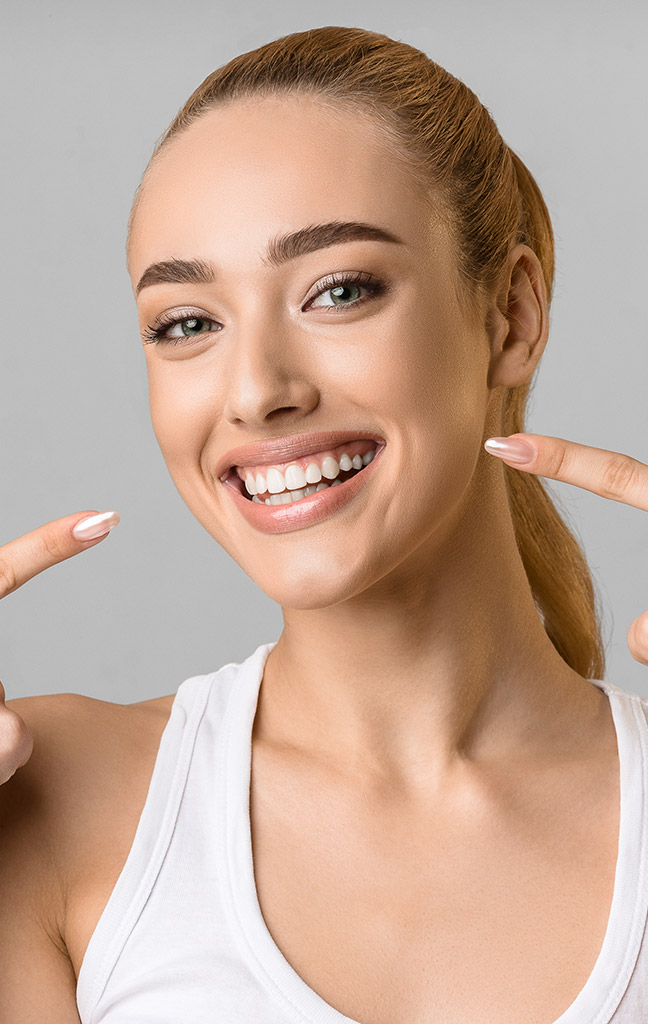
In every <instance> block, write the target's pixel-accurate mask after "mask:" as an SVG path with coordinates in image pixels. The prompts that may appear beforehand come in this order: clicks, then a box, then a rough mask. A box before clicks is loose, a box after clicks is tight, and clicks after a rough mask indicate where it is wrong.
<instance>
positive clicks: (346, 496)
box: [225, 445, 385, 533]
mask: <svg viewBox="0 0 648 1024" xmlns="http://www.w3.org/2000/svg"><path fill="white" fill-rule="evenodd" d="M384 448H385V445H382V447H380V448H378V449H377V451H376V454H375V455H374V457H373V459H372V460H371V462H370V463H369V465H368V466H365V467H364V469H361V470H360V472H359V473H356V474H355V475H354V476H352V477H349V479H348V480H345V481H344V483H341V484H339V485H338V486H336V487H327V488H326V490H321V491H315V492H314V494H309V495H308V497H306V498H300V499H299V501H295V502H292V503H291V504H290V505H266V504H262V503H261V502H258V501H251V500H250V499H249V498H244V497H243V495H242V494H241V492H240V491H239V490H238V488H237V487H236V485H235V484H232V483H229V482H226V483H225V487H226V488H227V491H228V493H229V494H231V496H232V499H233V501H234V504H235V505H236V506H237V508H238V509H239V510H240V511H241V513H242V514H243V515H244V516H245V518H246V519H247V521H248V523H249V524H250V526H253V527H254V529H255V530H260V531H261V532H262V533H288V532H289V531H290V530H303V529H304V528H305V527H307V526H314V525H316V524H317V523H320V522H322V520H323V519H326V518H327V517H328V516H330V515H332V514H333V513H334V512H339V510H340V509H341V508H343V507H344V506H345V505H346V504H347V503H348V502H349V501H351V499H352V498H354V497H355V495H356V494H358V492H359V491H360V490H361V489H362V488H363V487H364V485H365V484H366V483H367V482H368V481H369V479H370V477H371V476H372V473H373V470H374V467H375V465H376V463H377V462H378V460H379V459H380V456H381V454H382V452H383V450H384Z"/></svg>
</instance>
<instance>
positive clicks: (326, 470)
mask: <svg viewBox="0 0 648 1024" xmlns="http://www.w3.org/2000/svg"><path fill="white" fill-rule="evenodd" d="M339 472H340V466H339V463H338V461H337V459H334V458H333V456H332V455H326V456H325V458H323V459H322V476H325V477H326V479H327V480H334V479H335V477H336V476H337V475H338V473H339Z"/></svg>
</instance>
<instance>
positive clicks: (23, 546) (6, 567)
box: [0, 512, 119, 598]
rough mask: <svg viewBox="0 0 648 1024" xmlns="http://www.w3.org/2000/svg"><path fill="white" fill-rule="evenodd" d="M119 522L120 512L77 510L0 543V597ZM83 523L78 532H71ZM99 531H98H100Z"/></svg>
mask: <svg viewBox="0 0 648 1024" xmlns="http://www.w3.org/2000/svg"><path fill="white" fill-rule="evenodd" d="M118 522H119V514H118V513H117V512H104V513H100V514H99V513H93V512H82V513H79V512H76V513H74V514H72V515H69V516H63V517H62V518H61V519H53V520H52V521H51V522H50V523H45V525H44V526H39V527H38V528H37V529H36V530H31V532H30V533H25V534H23V536H22V537H18V538H16V540H12V541H9V543H8V544H3V545H2V547H0V598H2V597H5V596H6V595H7V594H10V593H11V592H12V591H14V590H17V589H18V587H21V586H22V585H23V583H26V582H27V580H30V579H31V578H32V577H33V576H37V575H38V573H40V572H43V570H45V569H49V567H50V566H52V565H56V563H57V562H62V561H64V560H65V559H66V558H71V557H72V555H77V554H78V553H79V552H80V551H83V550H85V548H88V547H92V546H93V545H94V544H98V543H99V541H100V540H103V538H104V537H105V536H106V534H107V532H109V531H110V530H111V529H112V527H113V526H116V525H117V523H118ZM81 523H83V524H84V525H83V529H82V530H81V531H80V535H79V536H75V535H74V533H73V532H72V531H73V530H74V529H75V528H77V529H78V528H79V526H80V524H81ZM98 531H99V534H100V535H98Z"/></svg>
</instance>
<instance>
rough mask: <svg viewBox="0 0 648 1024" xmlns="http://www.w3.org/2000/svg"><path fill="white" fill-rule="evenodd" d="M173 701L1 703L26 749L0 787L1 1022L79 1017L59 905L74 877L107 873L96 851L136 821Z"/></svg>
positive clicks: (69, 894)
mask: <svg viewBox="0 0 648 1024" xmlns="http://www.w3.org/2000/svg"><path fill="white" fill-rule="evenodd" d="M172 703H173V697H167V698H158V699H156V700H154V701H144V702H141V703H140V704H133V705H123V704H113V703H110V702H109V701H102V700H95V699H93V698H91V697H85V696H82V695H81V694H76V693H60V694H53V695H48V696H39V697H24V698H18V699H14V700H9V701H7V706H8V707H10V708H12V709H13V710H14V711H16V712H17V713H18V714H19V715H20V716H21V717H22V718H23V719H24V721H25V723H26V725H27V726H28V728H29V730H30V732H31V733H32V736H33V740H34V746H33V752H32V755H31V757H30V759H29V761H27V763H26V764H25V765H23V766H22V767H21V768H19V769H18V770H17V771H16V773H15V774H14V775H13V776H12V777H11V778H10V779H9V780H8V781H7V782H6V783H5V784H4V785H2V786H0V948H1V949H3V950H4V952H3V955H2V957H1V958H0V993H1V996H0V1017H2V1019H3V1020H4V1019H5V1016H6V1019H7V1020H8V1019H12V1020H14V1019H17V1018H18V1016H20V1019H21V1020H22V1019H23V1016H24V1015H26V1016H29V1019H30V1020H32V1019H33V1020H43V1019H47V1020H48V1021H51V1022H52V1024H56V1022H58V1021H61V1022H63V1021H65V1022H66V1024H68V1022H71V1021H73V1020H75V1021H78V1020H79V1018H78V1013H77V1005H76V995H75V992H76V978H77V974H78V966H79V963H80V956H79V955H77V957H76V959H75V958H74V956H73V954H72V953H71V947H70V944H69V941H68V939H69V935H70V931H69V929H68V928H67V926H66V920H67V917H68V909H69V908H70V907H71V902H72V900H73V899H74V896H75V893H76V892H77V890H78V888H79V886H80V884H81V883H82V882H84V883H85V880H86V879H87V880H89V882H90V884H91V885H93V884H95V878H96V877H97V876H98V877H99V880H100V881H103V882H104V884H105V878H104V876H105V875H106V873H107V876H108V877H109V878H110V877H111V875H110V872H111V870H112V871H113V872H114V869H113V868H111V866H110V865H108V866H106V864H105V863H104V862H102V861H101V859H100V857H98V856H97V852H98V851H99V852H101V849H102V846H103V848H104V849H105V848H109V849H113V848H114V847H115V846H117V847H119V835H120V828H121V832H122V834H123V833H124V822H125V823H126V834H127V833H128V829H129V828H132V827H133V826H132V823H133V821H135V823H136V819H137V814H138V807H137V804H138V801H141V803H142V804H143V803H144V800H145V798H146V787H147V785H148V777H150V774H151V772H152V768H153V764H154V762H155V756H156V752H157V749H158V746H159V740H160V737H161V734H162V732H163V731H164V727H165V724H166V721H167V720H168V715H169V712H170V710H171V705H172ZM147 776H148V777H147ZM139 810H141V807H140V808H139ZM118 852H119V851H118ZM90 930H91V929H90ZM26 1016H25V1019H26Z"/></svg>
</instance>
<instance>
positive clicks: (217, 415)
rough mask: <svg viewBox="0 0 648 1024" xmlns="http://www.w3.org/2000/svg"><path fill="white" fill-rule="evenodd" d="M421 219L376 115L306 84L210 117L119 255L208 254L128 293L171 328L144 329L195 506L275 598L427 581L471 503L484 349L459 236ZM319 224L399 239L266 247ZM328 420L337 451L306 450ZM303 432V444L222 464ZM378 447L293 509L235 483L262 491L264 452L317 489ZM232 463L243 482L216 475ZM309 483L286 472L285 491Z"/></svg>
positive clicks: (169, 459)
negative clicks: (463, 280) (311, 93)
mask: <svg viewBox="0 0 648 1024" xmlns="http://www.w3.org/2000/svg"><path fill="white" fill-rule="evenodd" d="M424 211H425V206H424V203H423V196H422V194H421V193H419V191H418V186H416V184H415V183H414V181H413V179H412V178H411V176H410V175H409V174H408V169H407V166H406V165H405V164H403V163H402V162H401V161H400V159H399V158H398V156H397V154H396V153H395V151H393V150H392V149H391V148H390V147H389V145H388V143H387V142H386V141H385V139H384V137H381V136H380V134H379V131H378V129H377V128H376V126H375V125H374V124H373V122H372V121H371V120H370V119H369V118H368V117H367V116H366V115H364V114H363V113H362V112H361V111H359V110H357V111H354V110H353V109H351V108H346V109H342V108H338V109H333V108H331V107H330V106H328V105H325V104H324V103H322V102H321V101H319V100H317V99H314V98H311V97H306V96H301V97H299V98H296V97H277V98H267V99H262V100H260V99H256V100H253V101H236V102H234V103H230V104H228V105H225V106H222V107H220V108H217V109H215V110H214V111H212V112H210V113H208V114H206V115H204V116H203V117H201V118H200V119H199V120H198V121H197V122H195V123H194V124H193V125H192V126H191V127H190V128H189V129H188V130H187V131H185V132H184V133H183V134H181V135H179V136H177V137H176V138H175V139H173V141H172V142H171V143H170V144H168V146H167V147H165V148H164V149H163V150H162V152H161V153H160V155H159V157H158V158H157V159H156V161H155V162H154V164H153V165H152V166H151V168H150V169H149V172H148V174H147V178H146V183H145V186H144V190H143V194H142V198H141V203H140V205H139V207H138V210H137V214H136V216H135V220H134V224H133V231H132V236H131V246H130V250H129V269H130V273H131V277H132V281H133V287H134V289H135V290H137V286H138V283H139V282H140V279H141V278H142V276H143V275H144V273H145V271H146V270H147V268H150V267H151V265H153V264H158V263H166V264H168V263H169V262H170V261H173V260H180V261H185V262H189V261H200V266H199V267H198V268H197V269H196V268H195V267H194V269H193V272H192V273H189V272H187V268H186V267H183V266H178V265H177V264H176V265H175V267H171V268H169V267H168V266H167V267H166V268H158V272H157V273H149V274H148V275H147V278H148V281H149V283H143V285H142V287H141V290H139V294H138V296H137V304H138V313H139V321H140V326H141V330H142V331H143V332H147V331H148V332H149V334H150V333H151V331H152V330H159V329H160V321H164V322H165V324H168V323H169V321H171V320H174V319H175V320H176V321H182V322H181V323H176V324H174V325H172V326H170V327H168V326H165V325H164V324H163V325H162V328H161V332H162V333H161V336H159V340H158V341H157V342H152V341H150V339H149V337H148V336H145V337H144V341H145V345H144V351H145V354H146V361H147V369H148V377H149V394H150V404H151V417H152V423H153V428H154V430H155V434H156V436H157V439H158V442H159V444H160V447H161V450H162V453H163V455H164V458H165V461H166V464H167V467H168V469H169V472H170V473H171V476H172V478H173V481H174V483H175V485H176V487H177V489H178V491H179V493H180V495H181V496H182V498H183V500H184V501H185V502H186V504H187V506H188V507H189V508H190V510H191V511H192V513H193V514H194V515H195V517H196V518H197V519H198V520H199V522H200V523H202V525H203V526H204V527H205V529H206V530H207V531H208V532H209V533H210V534H211V536H212V537H214V539H215V540H217V541H218V543H219V544H221V545H222V546H223V547H224V548H225V549H226V550H227V551H228V552H229V554H230V555H231V556H232V558H234V559H235V560H236V561H237V562H238V563H239V565H241V566H242V568H243V569H244V570H245V572H246V573H247V574H248V575H249V576H250V577H251V578H252V579H253V580H255V582H256V583H257V584H258V585H259V586H260V587H261V588H262V589H263V590H264V591H265V592H266V593H267V594H269V596H270V597H271V598H273V599H274V600H275V601H277V602H279V603H280V604H281V605H282V606H284V607H288V608H318V607H325V606H329V605H333V604H337V603H339V602H341V601H344V600H345V599H348V598H350V597H353V596H356V595H358V594H360V593H361V592H364V591H368V590H369V588H372V587H373V588H376V587H377V586H378V584H379V581H381V580H382V581H384V582H385V583H386V584H387V585H388V586H389V585H390V582H391V583H393V582H394V580H395V578H396V577H395V576H394V577H393V579H392V580H391V581H390V579H388V577H390V575H393V574H394V573H395V572H397V573H399V572H402V571H403V570H404V568H405V567H407V566H412V567H414V568H413V570H412V571H418V572H420V570H421V566H422V564H425V563H426V562H429V560H430V553H431V552H433V551H435V550H437V546H438V540H439V537H440V536H446V537H447V536H448V535H449V534H448V527H449V526H450V527H451V524H452V521H453V518H456V519H457V521H458V519H459V515H460V513H461V510H462V506H463V505H464V504H465V502H466V500H467V497H468V496H469V494H470V491H469V488H470V484H471V480H472V479H473V477H474V473H475V468H476V465H477V461H478V458H479V455H480V451H481V440H482V435H483V430H484V422H485V417H486V412H487V406H488V400H489V397H490V394H489V389H488V388H487V385H486V380H487V375H488V366H489V358H490V350H489V345H488V341H487V336H486V333H485V330H484V328H483V326H480V324H479V322H478V321H477V318H476V317H474V316H472V317H470V316H469V315H468V311H467V310H466V308H465V306H463V305H462V303H461V300H460V298H459V294H458V290H457V269H456V257H455V250H454V242H453V240H452V237H451V234H450V230H449V229H448V227H447V226H446V225H445V223H444V221H443V219H442V217H441V216H440V215H439V216H438V217H437V216H433V217H432V219H430V216H429V215H427V216H426V215H425V213H424ZM331 222H336V223H338V224H339V223H342V222H359V223H362V224H366V225H371V226H374V227H377V228H380V229H382V231H384V232H386V233H388V234H389V235H390V236H392V237H393V238H394V239H398V240H399V241H384V240H380V239H377V238H371V237H363V238H358V237H354V238H351V236H350V234H348V233H347V240H344V238H343V237H340V236H338V238H337V240H336V241H335V242H334V243H333V244H326V245H322V241H323V240H327V242H329V243H330V241H331V234H330V232H328V233H327V231H326V230H322V231H320V232H319V234H316V235H315V243H314V244H315V245H317V247H314V245H313V244H311V246H310V247H309V246H306V247H304V246H302V247H301V248H300V247H299V246H297V245H293V246H292V247H290V246H289V247H288V248H287V251H284V252H283V258H281V259H280V258H279V257H277V256H272V257H269V256H268V255H267V254H266V250H267V248H268V246H269V244H270V243H271V242H276V241H277V240H278V239H280V238H281V236H284V235H287V234H292V233H293V232H297V231H299V230H300V229H304V228H311V227H313V226H315V225H325V224H330V223H331ZM311 241H312V240H311ZM284 250H285V247H284ZM331 275H336V278H337V280H342V285H341V286H340V285H339V284H336V281H335V280H334V281H333V282H331V281H330V280H327V279H328V278H330V277H331ZM183 277H184V278H185V280H182V278H183ZM345 277H347V278H353V277H356V278H357V280H356V281H355V282H353V281H351V282H350V283H349V282H347V283H346V285H345V284H344V278H345ZM164 278H167V280H164ZM331 288H333V290H331ZM328 431H336V432H341V434H340V437H341V439H342V440H343V441H344V443H343V444H339V439H340V438H335V437H334V438H332V439H330V442H329V441H328V440H326V441H325V442H322V439H321V438H314V439H313V441H312V443H310V444H309V435H314V434H319V433H321V432H328ZM297 435H299V437H298V440H300V441H305V444H306V450H307V454H306V455H304V456H300V457H297V456H296V455H294V453H292V452H290V450H289V449H288V451H289V458H288V459H286V458H285V457H283V456H282V453H281V451H279V452H276V451H275V452H271V453H269V454H268V453H264V452H263V450H261V451H260V452H259V453H257V452H251V453H246V452H242V453H237V452H234V453H233V454H232V455H230V454H229V453H230V452H231V450H232V449H236V448H239V447H241V446H244V445H248V444H250V443H252V442H256V443H261V448H262V447H263V442H266V441H276V440H280V439H286V441H287V443H290V440H291V439H293V440H294V439H295V438H296V437H297ZM304 435H306V437H304ZM354 440H355V444H354ZM369 448H375V449H377V451H378V454H377V455H376V456H375V458H374V461H373V462H371V463H369V464H368V466H367V467H366V468H363V469H362V470H360V471H359V472H358V471H357V470H356V466H357V460H356V463H355V465H354V464H353V462H352V464H351V469H349V470H346V471H344V470H343V471H342V480H343V481H345V482H343V483H342V484H341V485H339V486H338V485H337V484H336V485H334V486H333V487H325V488H321V489H320V490H316V491H315V492H314V496H312V495H311V494H310V493H307V494H305V495H304V496H303V497H302V498H300V499H299V500H298V501H297V502H294V503H291V504H290V505H288V504H286V505H283V504H282V505H277V506H275V505H274V504H273V505H270V506H267V505H266V504H265V497H264V498H263V499H262V500H261V501H260V502H252V500H251V498H250V497H249V496H248V497H243V496H242V495H241V494H240V493H239V488H240V489H243V490H244V492H245V494H247V491H245V489H244V485H243V482H242V481H241V480H240V475H243V476H244V477H247V478H248V479H251V480H253V481H254V484H255V486H256V485H259V486H261V485H263V484H265V485H266V486H267V485H269V483H270V474H269V473H268V472H267V469H268V468H269V466H268V464H270V465H274V466H275V467H279V468H280V469H285V468H286V463H287V462H289V463H293V464H296V465H297V467H298V469H299V468H301V469H302V470H303V471H304V472H305V471H306V468H307V466H308V465H309V464H310V463H312V462H314V463H316V465H317V466H318V467H319V469H320V470H325V472H324V475H323V477H322V479H321V481H320V483H326V481H327V479H328V477H327V472H332V471H333V470H334V469H335V466H337V465H338V464H339V460H340V457H341V454H342V452H344V451H345V450H346V451H347V454H348V456H349V458H350V459H351V460H352V457H353V454H354V453H355V454H357V450H361V451H362V452H366V451H367V449H369ZM318 451H319V452H321V451H328V452H329V460H330V459H331V458H334V459H335V466H334V465H333V463H332V462H331V461H329V462H328V463H326V465H324V464H323V457H322V456H321V455H318V454H317V452H318ZM331 452H332V454H331ZM232 465H236V466H239V468H240V474H239V473H236V472H235V471H234V470H232V471H231V473H229V477H226V474H227V473H228V471H229V470H230V467H231V466H232ZM343 465H344V466H348V461H346V460H343ZM264 467H265V468H264ZM331 467H333V469H331ZM259 473H261V475H262V476H263V480H262V481H260V482H259V481H258V474H259ZM312 474H313V475H314V476H315V477H316V476H317V470H315V471H312ZM221 477H226V479H225V480H223V479H221ZM347 478H348V480H349V483H347V482H346V481H347ZM278 479H279V480H280V483H282V484H283V482H284V479H285V478H277V477H273V481H274V482H275V483H276V481H277V480H278ZM354 479H355V483H353V482H352V481H353V480H354ZM300 481H301V477H300V476H299V473H298V472H297V473H295V472H293V473H292V476H291V475H290V474H289V480H288V486H294V485H295V483H299V482H300ZM237 485H238V487H237ZM312 486H316V484H315V483H313V482H311V483H308V477H307V487H312ZM243 502H249V508H250V509H252V511H253V513H256V515H257V520H255V521H250V519H249V518H248V516H247V515H246V514H245V512H246V511H249V509H248V506H247V505H245V506H243V504H242V503H243ZM266 510H268V511H266ZM300 510H301V511H300ZM273 517H274V518H273ZM268 524H270V525H268ZM450 533H451V529H450Z"/></svg>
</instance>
